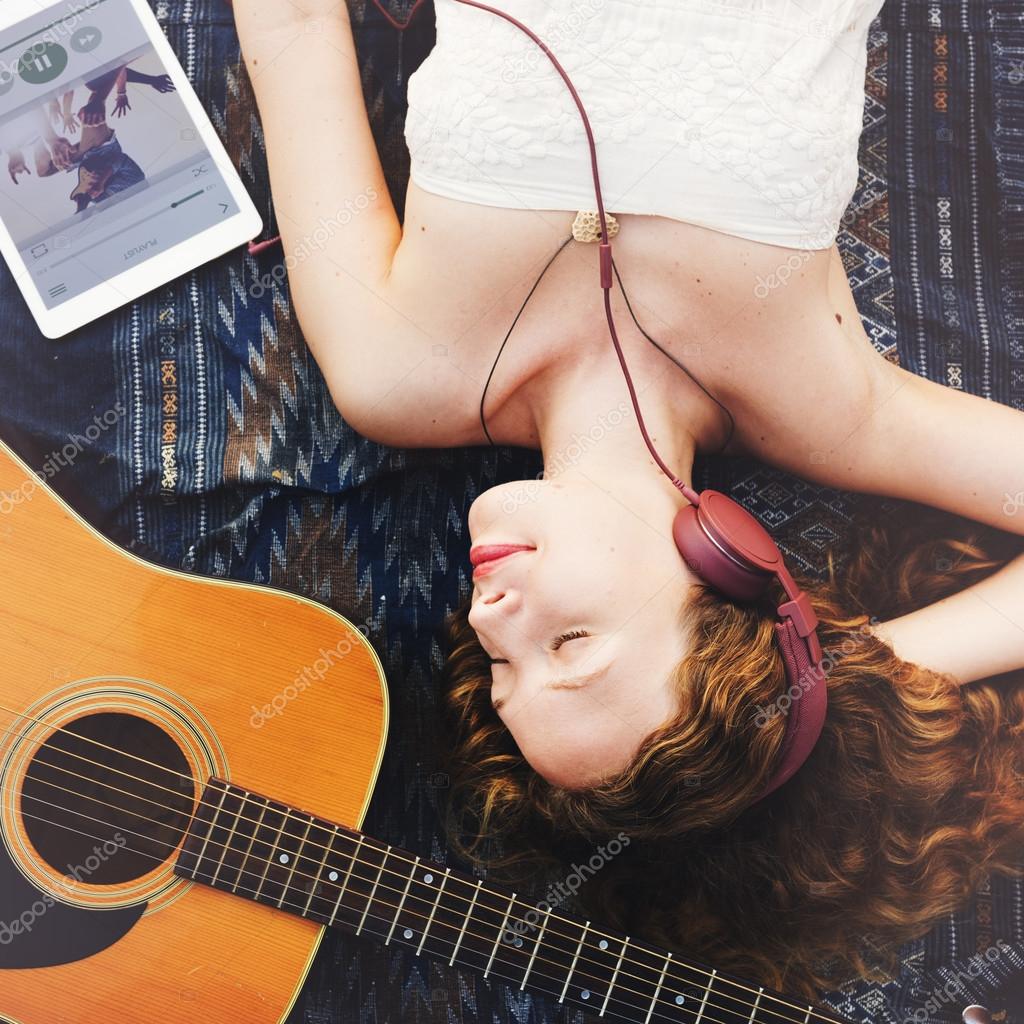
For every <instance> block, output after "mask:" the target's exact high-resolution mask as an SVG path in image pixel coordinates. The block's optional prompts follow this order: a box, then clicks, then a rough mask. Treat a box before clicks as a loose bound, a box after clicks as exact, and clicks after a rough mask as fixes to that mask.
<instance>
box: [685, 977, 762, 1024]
mask: <svg viewBox="0 0 1024 1024" xmlns="http://www.w3.org/2000/svg"><path fill="white" fill-rule="evenodd" d="M716 974H718V971H717V970H714V971H712V972H711V977H710V978H708V987H707V988H706V989H704V998H703V999H702V1000H701V1004H700V1013H698V1014H697V1019H696V1021H694V1024H700V1022H701V1021H702V1020H703V1019H704V1011H705V1010H706V1009H707V1005H708V998H709V997H710V995H711V986H712V985H714V983H715V975H716ZM761 991H762V992H763V991H764V989H762V990H761ZM758 998H760V997H758ZM756 1008H757V1007H755V1009H756ZM751 1017H753V1014H751Z"/></svg>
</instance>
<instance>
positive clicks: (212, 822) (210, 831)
mask: <svg viewBox="0 0 1024 1024" xmlns="http://www.w3.org/2000/svg"><path fill="white" fill-rule="evenodd" d="M227 795H228V788H227V786H225V787H224V792H223V793H221V795H220V803H219V804H217V807H216V809H215V810H214V812H213V816H212V817H211V818H210V827H209V829H207V831H206V838H205V839H204V840H203V845H202V848H201V849H200V851H199V856H198V857H197V858H196V872H197V873H198V871H199V869H200V867H202V864H203V858H204V857H205V856H206V847H207V846H209V845H210V837H211V836H212V835H213V830H214V829H215V828H216V827H217V816H218V815H219V814H220V809H221V808H222V807H223V806H224V799H225V797H226V796H227Z"/></svg>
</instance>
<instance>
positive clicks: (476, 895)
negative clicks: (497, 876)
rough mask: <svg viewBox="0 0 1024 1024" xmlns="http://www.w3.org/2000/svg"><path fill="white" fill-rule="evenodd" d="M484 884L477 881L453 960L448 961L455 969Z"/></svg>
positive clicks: (481, 881) (453, 952)
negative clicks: (467, 927)
mask: <svg viewBox="0 0 1024 1024" xmlns="http://www.w3.org/2000/svg"><path fill="white" fill-rule="evenodd" d="M483 884H484V882H483V879H482V878H480V879H477V883H476V888H475V889H474V890H473V901H472V902H471V903H470V905H469V910H467V911H466V916H465V917H464V918H463V920H462V927H461V928H460V929H459V937H458V940H457V941H456V943H455V949H453V950H452V958H451V960H449V961H448V966H449V967H453V966H454V965H455V957H456V956H457V955H458V952H459V947H460V946H461V945H462V940H463V939H464V938H465V937H466V926H467V925H468V924H469V919H470V917H472V916H473V908H474V907H475V906H476V901H477V900H478V899H479V898H480V887H481V886H482V885H483Z"/></svg>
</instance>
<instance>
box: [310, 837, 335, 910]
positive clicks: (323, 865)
mask: <svg viewBox="0 0 1024 1024" xmlns="http://www.w3.org/2000/svg"><path fill="white" fill-rule="evenodd" d="M319 828H320V829H321V830H322V831H324V832H327V829H325V828H324V826H323V825H320V826H319ZM328 834H329V835H330V836H331V838H330V839H329V840H328V841H327V845H326V846H325V847H324V848H323V850H324V856H323V859H322V860H321V861H320V867H319V868H318V869H317V873H316V878H314V879H313V884H312V885H311V886H310V887H309V899H308V900H306V906H305V907H304V908H303V910H302V916H303V917H306V916H307V915H308V914H309V908H310V907H311V906H312V905H313V897H314V896H316V891H317V889H318V888H319V887H320V880H321V879H322V878H323V874H324V870H325V869H326V867H327V858H328V857H330V855H331V854H332V853H334V839H335V837H336V836H337V834H338V829H337V826H335V829H334V832H333V834H332V833H328Z"/></svg>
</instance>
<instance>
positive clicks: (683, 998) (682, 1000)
mask: <svg viewBox="0 0 1024 1024" xmlns="http://www.w3.org/2000/svg"><path fill="white" fill-rule="evenodd" d="M685 1004H686V996H676V1006H684V1005H685Z"/></svg>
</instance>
